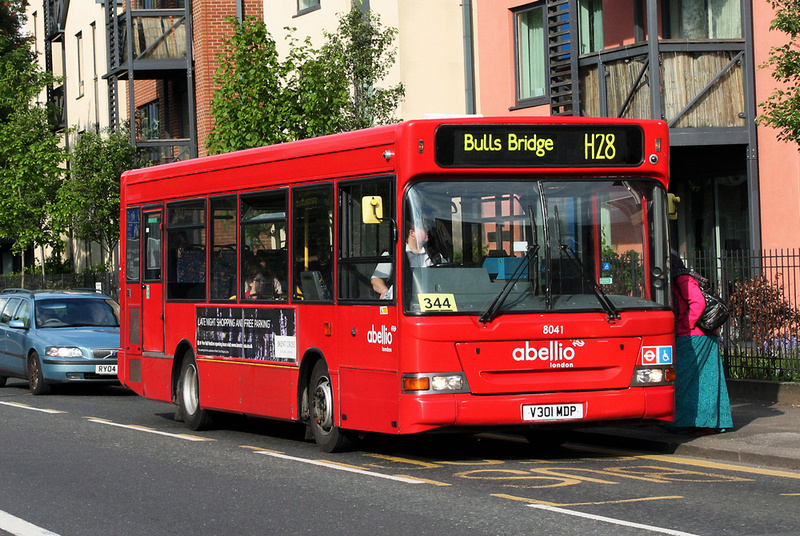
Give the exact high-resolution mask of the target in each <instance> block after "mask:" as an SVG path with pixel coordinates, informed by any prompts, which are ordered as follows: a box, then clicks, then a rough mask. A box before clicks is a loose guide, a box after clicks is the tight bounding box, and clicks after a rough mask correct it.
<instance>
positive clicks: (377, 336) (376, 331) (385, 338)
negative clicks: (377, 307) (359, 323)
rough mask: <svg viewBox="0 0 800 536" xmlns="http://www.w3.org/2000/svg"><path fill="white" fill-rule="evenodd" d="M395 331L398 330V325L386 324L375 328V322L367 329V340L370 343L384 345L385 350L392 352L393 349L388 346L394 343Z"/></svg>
mask: <svg viewBox="0 0 800 536" xmlns="http://www.w3.org/2000/svg"><path fill="white" fill-rule="evenodd" d="M395 331H397V327H396V326H391V327H388V328H387V327H386V326H385V325H381V327H380V328H375V324H372V328H371V329H370V330H369V331H367V342H368V343H370V344H379V345H381V346H383V347H384V348H383V351H384V352H391V351H392V349H391V348H388V347H389V346H391V345H392V341H393V340H394V332H395Z"/></svg>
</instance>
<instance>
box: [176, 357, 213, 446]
mask: <svg viewBox="0 0 800 536" xmlns="http://www.w3.org/2000/svg"><path fill="white" fill-rule="evenodd" d="M178 405H179V406H180V412H181V415H182V416H183V422H184V423H186V426H188V427H189V429H190V430H205V429H206V428H208V427H209V426H210V425H211V413H210V412H209V411H208V410H205V409H200V380H199V378H198V375H197V362H196V361H195V360H194V357H192V356H191V355H187V356H186V358H185V359H184V360H183V363H182V364H181V373H180V376H179V377H178Z"/></svg>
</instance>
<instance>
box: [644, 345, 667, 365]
mask: <svg viewBox="0 0 800 536" xmlns="http://www.w3.org/2000/svg"><path fill="white" fill-rule="evenodd" d="M671 364H672V346H643V347H642V365H671Z"/></svg>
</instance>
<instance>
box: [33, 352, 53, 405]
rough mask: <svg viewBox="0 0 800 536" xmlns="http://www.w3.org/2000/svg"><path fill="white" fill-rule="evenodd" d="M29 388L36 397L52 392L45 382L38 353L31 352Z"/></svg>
mask: <svg viewBox="0 0 800 536" xmlns="http://www.w3.org/2000/svg"><path fill="white" fill-rule="evenodd" d="M28 386H29V387H30V388H31V393H33V394H35V395H46V394H47V393H49V392H50V386H49V385H47V383H46V382H45V381H44V374H42V362H41V360H40V359H39V354H38V353H36V352H31V355H30V357H28Z"/></svg>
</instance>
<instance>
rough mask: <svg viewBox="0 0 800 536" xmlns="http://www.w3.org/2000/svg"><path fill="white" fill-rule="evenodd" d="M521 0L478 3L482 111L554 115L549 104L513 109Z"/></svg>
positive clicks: (477, 77)
mask: <svg viewBox="0 0 800 536" xmlns="http://www.w3.org/2000/svg"><path fill="white" fill-rule="evenodd" d="M525 4H526V2H522V1H520V0H496V1H495V0H493V1H491V2H476V3H475V19H476V20H477V21H478V25H477V32H476V34H477V35H476V46H475V50H476V51H477V64H478V69H477V76H476V83H477V86H478V91H477V94H478V113H480V114H483V115H485V116H507V115H534V116H546V115H550V110H549V108H548V107H547V106H538V107H535V108H522V109H519V110H511V108H512V107H513V106H514V103H515V98H516V87H515V83H516V82H515V80H514V17H513V16H512V14H511V11H510V10H511V9H512V8H515V7H517V6H521V5H525Z"/></svg>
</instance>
